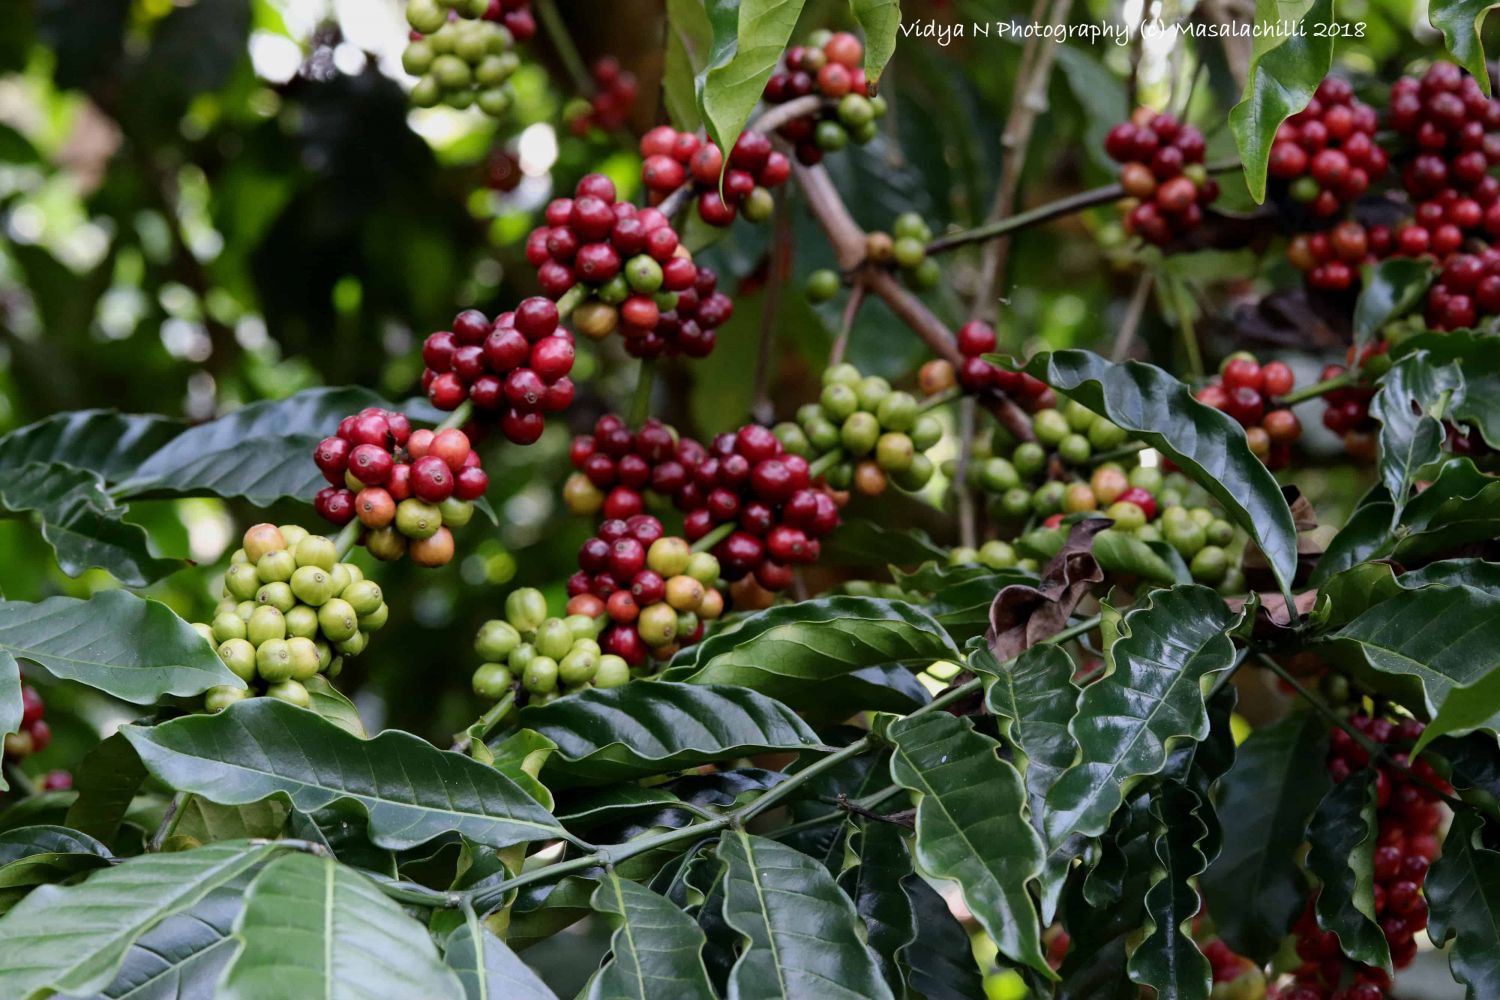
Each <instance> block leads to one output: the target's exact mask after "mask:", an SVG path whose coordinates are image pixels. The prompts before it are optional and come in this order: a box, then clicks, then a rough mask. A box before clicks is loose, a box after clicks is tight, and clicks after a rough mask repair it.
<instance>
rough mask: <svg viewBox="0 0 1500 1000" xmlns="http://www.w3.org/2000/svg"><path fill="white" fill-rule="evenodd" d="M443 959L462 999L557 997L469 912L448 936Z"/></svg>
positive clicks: (541, 999)
mask: <svg viewBox="0 0 1500 1000" xmlns="http://www.w3.org/2000/svg"><path fill="white" fill-rule="evenodd" d="M443 959H444V961H446V962H447V963H448V965H449V966H450V967H451V968H452V969H453V970H454V971H455V972H457V973H458V979H459V982H461V983H462V984H463V987H464V996H465V997H466V1000H557V994H556V993H553V992H552V991H551V990H549V989H548V988H547V984H546V983H543V982H542V981H541V979H540V978H539V977H538V976H537V974H536V973H535V972H532V971H531V969H530V968H529V967H528V966H527V965H526V963H525V962H523V961H521V959H520V957H519V956H517V955H516V953H515V952H513V951H511V950H510V946H509V945H507V944H506V943H505V942H504V941H502V940H500V938H499V937H498V936H496V935H495V934H492V933H490V931H489V930H487V929H486V928H485V926H484V922H483V921H482V920H480V919H479V917H478V915H477V914H475V913H474V911H473V910H472V909H470V910H468V911H467V913H466V914H465V916H464V923H463V925H462V926H460V927H458V928H457V929H456V930H454V932H453V933H452V934H450V935H449V936H448V942H447V944H446V945H445V946H444V949H443Z"/></svg>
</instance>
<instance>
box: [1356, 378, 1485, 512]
mask: <svg viewBox="0 0 1500 1000" xmlns="http://www.w3.org/2000/svg"><path fill="white" fill-rule="evenodd" d="M1463 396H1464V378H1463V374H1462V373H1461V372H1460V371H1459V369H1458V365H1457V364H1447V365H1441V366H1440V365H1437V364H1435V363H1433V362H1432V360H1431V359H1430V358H1429V356H1428V355H1427V354H1426V353H1425V352H1418V353H1416V354H1409V355H1407V356H1406V357H1404V358H1402V359H1401V360H1400V361H1398V362H1396V364H1395V365H1394V366H1392V368H1391V370H1390V371H1388V372H1386V374H1385V376H1384V377H1383V378H1381V380H1380V391H1379V392H1378V393H1376V394H1375V398H1374V400H1372V401H1371V403H1370V415H1371V416H1373V417H1375V419H1377V420H1379V421H1380V425H1381V426H1380V440H1379V444H1380V460H1379V468H1380V479H1381V482H1383V483H1384V484H1385V488H1386V490H1387V492H1389V493H1390V495H1391V500H1392V502H1393V503H1394V505H1395V509H1394V511H1393V512H1392V515H1393V520H1394V518H1397V517H1399V516H1400V514H1401V510H1402V508H1403V507H1405V506H1406V497H1407V494H1408V493H1409V492H1410V491H1411V488H1412V485H1413V484H1414V483H1415V482H1416V479H1417V472H1418V470H1419V469H1421V468H1422V467H1423V466H1425V465H1428V464H1429V463H1431V462H1434V461H1436V460H1437V459H1438V457H1439V456H1441V455H1442V451H1443V418H1444V416H1445V415H1446V414H1447V413H1449V412H1450V410H1451V408H1452V407H1453V406H1454V405H1455V404H1457V403H1458V402H1460V401H1461V400H1462V399H1463Z"/></svg>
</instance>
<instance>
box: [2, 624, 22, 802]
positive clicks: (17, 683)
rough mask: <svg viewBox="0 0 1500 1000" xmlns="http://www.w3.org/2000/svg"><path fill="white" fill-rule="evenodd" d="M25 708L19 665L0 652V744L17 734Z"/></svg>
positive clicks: (3, 783)
mask: <svg viewBox="0 0 1500 1000" xmlns="http://www.w3.org/2000/svg"><path fill="white" fill-rule="evenodd" d="M24 714H25V706H24V705H22V704H21V664H20V663H18V662H17V661H16V658H15V657H14V656H12V655H10V653H8V652H6V651H4V650H0V742H3V741H4V739H5V737H7V736H9V735H10V734H11V733H14V732H19V731H20V729H21V719H22V718H23V716H24ZM9 787H10V785H8V784H7V783H6V780H5V774H4V772H3V771H0V792H3V791H5V790H6V789H8V788H9Z"/></svg>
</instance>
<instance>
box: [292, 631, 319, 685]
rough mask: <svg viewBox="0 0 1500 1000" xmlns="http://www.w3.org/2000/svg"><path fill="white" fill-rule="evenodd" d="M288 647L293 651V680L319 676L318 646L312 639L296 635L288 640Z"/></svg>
mask: <svg viewBox="0 0 1500 1000" xmlns="http://www.w3.org/2000/svg"><path fill="white" fill-rule="evenodd" d="M286 648H287V649H288V650H289V651H290V653H291V662H292V680H294V681H305V680H308V679H310V678H312V677H315V676H317V673H318V666H319V662H318V661H319V660H320V659H321V657H320V656H319V654H318V647H317V645H316V644H315V643H314V642H313V641H312V640H311V639H304V638H301V637H296V638H292V639H288V640H287V641H286Z"/></svg>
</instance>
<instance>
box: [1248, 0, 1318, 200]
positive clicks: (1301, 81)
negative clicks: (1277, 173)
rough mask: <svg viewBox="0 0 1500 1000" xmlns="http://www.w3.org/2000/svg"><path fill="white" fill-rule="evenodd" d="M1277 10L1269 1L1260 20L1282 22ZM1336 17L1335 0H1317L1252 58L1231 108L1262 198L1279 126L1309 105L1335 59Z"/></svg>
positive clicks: (1251, 180)
mask: <svg viewBox="0 0 1500 1000" xmlns="http://www.w3.org/2000/svg"><path fill="white" fill-rule="evenodd" d="M1279 11H1280V8H1279V6H1277V5H1271V7H1270V12H1271V17H1270V18H1267V17H1266V16H1265V15H1263V14H1261V13H1260V11H1259V10H1257V18H1256V23H1257V26H1258V27H1259V26H1264V27H1265V28H1266V29H1269V30H1272V31H1275V30H1277V29H1278V28H1280V27H1282V26H1281V25H1279V24H1278V23H1277V18H1279ZM1332 23H1333V0H1314V2H1313V4H1312V6H1311V7H1309V8H1307V12H1306V13H1305V14H1303V15H1302V19H1301V21H1300V22H1299V23H1298V25H1297V31H1296V32H1295V33H1291V34H1288V36H1287V37H1286V38H1285V40H1284V41H1282V42H1281V44H1279V45H1277V46H1276V47H1275V48H1273V49H1270V50H1269V51H1263V52H1261V53H1260V54H1259V55H1258V56H1257V57H1255V58H1252V59H1251V61H1250V73H1249V77H1248V79H1246V81H1245V96H1244V98H1243V99H1242V100H1241V101H1240V103H1238V104H1236V105H1235V106H1234V109H1233V110H1231V111H1230V112H1229V127H1230V129H1231V131H1233V132H1234V142H1235V145H1236V146H1238V147H1239V150H1240V159H1241V160H1243V161H1244V164H1245V184H1246V186H1247V187H1248V188H1249V189H1250V195H1251V197H1253V198H1254V199H1255V200H1256V201H1258V202H1259V201H1264V200H1265V197H1266V164H1267V162H1268V161H1269V160H1270V157H1271V141H1272V140H1273V139H1274V138H1275V137H1276V130H1277V129H1278V128H1279V127H1281V123H1282V122H1284V121H1286V120H1287V119H1288V118H1290V117H1291V116H1292V115H1294V114H1296V113H1297V112H1299V111H1301V110H1302V109H1303V108H1305V107H1307V102H1308V101H1310V100H1312V96H1313V91H1315V90H1317V88H1318V84H1319V83H1321V82H1322V81H1323V77H1324V76H1326V75H1327V73H1328V67H1329V66H1330V65H1332V63H1333V34H1332V33H1330V32H1329V31H1328V30H1327V26H1328V25H1330V24H1332ZM1320 28H1321V29H1322V30H1321V32H1320V31H1319V29H1320Z"/></svg>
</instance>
